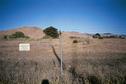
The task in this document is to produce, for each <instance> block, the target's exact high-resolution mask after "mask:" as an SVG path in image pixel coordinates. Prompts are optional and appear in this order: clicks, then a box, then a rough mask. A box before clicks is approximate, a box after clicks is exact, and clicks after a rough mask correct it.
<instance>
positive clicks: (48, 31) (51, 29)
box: [43, 26, 59, 38]
mask: <svg viewBox="0 0 126 84" xmlns="http://www.w3.org/2000/svg"><path fill="white" fill-rule="evenodd" d="M43 32H44V33H45V34H46V35H47V36H50V37H52V38H58V37H59V34H58V31H57V29H56V28H54V27H52V26H50V27H48V28H46V29H44V30H43Z"/></svg>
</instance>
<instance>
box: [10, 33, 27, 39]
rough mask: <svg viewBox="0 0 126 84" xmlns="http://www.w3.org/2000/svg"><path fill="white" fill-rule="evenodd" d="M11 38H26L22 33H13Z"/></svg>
mask: <svg viewBox="0 0 126 84" xmlns="http://www.w3.org/2000/svg"><path fill="white" fill-rule="evenodd" d="M10 37H11V38H25V37H26V36H25V35H24V33H23V32H15V33H14V34H12V35H11V36H10Z"/></svg>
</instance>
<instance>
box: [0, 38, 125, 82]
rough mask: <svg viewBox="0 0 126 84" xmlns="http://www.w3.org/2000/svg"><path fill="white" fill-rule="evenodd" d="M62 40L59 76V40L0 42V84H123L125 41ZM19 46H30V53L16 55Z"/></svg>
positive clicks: (19, 52)
mask: <svg viewBox="0 0 126 84" xmlns="http://www.w3.org/2000/svg"><path fill="white" fill-rule="evenodd" d="M62 40H63V69H64V70H63V75H61V73H60V47H59V39H41V40H22V41H21V40H4V41H0V65H1V66H0V84H41V82H42V81H43V80H44V79H47V80H49V82H50V83H51V84H61V81H62V83H63V84H125V83H126V72H125V71H126V66H125V65H126V39H116V38H111V39H93V38H86V39H84V38H81V41H79V42H78V43H73V39H69V38H67V39H66V38H65V39H64V38H63V39H62ZM77 40H78V39H77ZM79 40H80V39H79ZM19 43H30V45H31V49H30V51H27V52H21V51H19V47H18V46H19Z"/></svg>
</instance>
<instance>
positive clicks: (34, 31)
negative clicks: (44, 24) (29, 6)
mask: <svg viewBox="0 0 126 84" xmlns="http://www.w3.org/2000/svg"><path fill="white" fill-rule="evenodd" d="M17 31H20V32H23V33H24V34H25V35H26V36H29V37H30V38H31V39H40V38H42V37H43V36H44V33H43V30H42V29H41V28H38V27H21V28H16V29H12V30H7V31H0V38H2V37H3V36H4V35H11V34H13V33H15V32H17Z"/></svg>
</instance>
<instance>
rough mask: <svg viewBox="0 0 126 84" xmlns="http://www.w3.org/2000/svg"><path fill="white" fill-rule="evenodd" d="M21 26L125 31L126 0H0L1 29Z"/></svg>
mask: <svg viewBox="0 0 126 84" xmlns="http://www.w3.org/2000/svg"><path fill="white" fill-rule="evenodd" d="M21 26H38V27H41V28H46V27H48V26H54V27H56V28H61V29H62V30H63V31H79V32H87V33H96V32H99V33H103V32H110V33H123V34H126V0H0V30H6V29H11V28H17V27H21Z"/></svg>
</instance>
